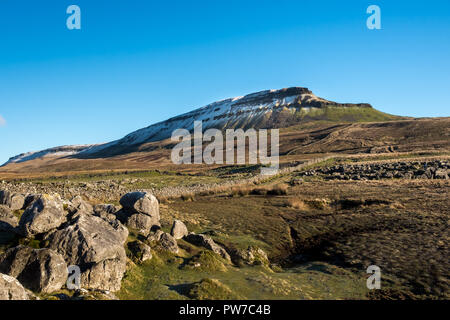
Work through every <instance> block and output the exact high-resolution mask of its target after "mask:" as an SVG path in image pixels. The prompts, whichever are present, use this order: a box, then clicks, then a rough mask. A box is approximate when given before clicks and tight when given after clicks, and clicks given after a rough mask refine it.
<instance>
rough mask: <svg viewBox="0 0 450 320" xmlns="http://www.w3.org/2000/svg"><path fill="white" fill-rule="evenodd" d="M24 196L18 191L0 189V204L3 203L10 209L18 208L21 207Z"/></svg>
mask: <svg viewBox="0 0 450 320" xmlns="http://www.w3.org/2000/svg"><path fill="white" fill-rule="evenodd" d="M24 202H25V196H24V195H23V194H20V193H11V192H9V191H7V190H2V191H0V205H5V206H8V207H10V208H11V210H13V211H14V210H20V209H22V208H23V205H24Z"/></svg>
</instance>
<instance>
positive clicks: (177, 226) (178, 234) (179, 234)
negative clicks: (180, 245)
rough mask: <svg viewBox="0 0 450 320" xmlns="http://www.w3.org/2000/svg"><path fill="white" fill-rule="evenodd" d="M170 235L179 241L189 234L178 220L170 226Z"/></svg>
mask: <svg viewBox="0 0 450 320" xmlns="http://www.w3.org/2000/svg"><path fill="white" fill-rule="evenodd" d="M170 234H171V235H172V237H174V238H175V239H181V238H183V237H185V236H187V235H188V234H189V232H188V229H187V227H186V225H185V224H184V223H183V222H181V221H180V220H175V221H174V222H173V225H172V230H170Z"/></svg>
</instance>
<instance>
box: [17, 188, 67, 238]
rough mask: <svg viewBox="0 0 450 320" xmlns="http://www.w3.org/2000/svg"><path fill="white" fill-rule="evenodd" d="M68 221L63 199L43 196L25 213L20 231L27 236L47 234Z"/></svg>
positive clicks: (20, 224) (20, 223)
mask: <svg viewBox="0 0 450 320" xmlns="http://www.w3.org/2000/svg"><path fill="white" fill-rule="evenodd" d="M65 221H66V212H65V211H64V209H63V205H62V201H61V198H60V197H59V196H58V195H53V196H52V195H46V194H45V195H42V196H39V198H38V199H37V200H36V201H34V202H33V204H32V205H31V206H29V207H28V208H27V209H26V210H25V212H24V213H23V215H22V217H21V219H20V222H19V230H20V232H21V233H22V234H23V235H24V236H26V237H30V236H34V235H36V234H40V233H46V232H48V231H50V230H52V229H55V228H57V227H59V226H60V225H61V224H62V223H64V222H65Z"/></svg>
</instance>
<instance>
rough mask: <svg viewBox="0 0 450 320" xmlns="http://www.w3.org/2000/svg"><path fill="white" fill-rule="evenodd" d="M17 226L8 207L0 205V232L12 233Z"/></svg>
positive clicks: (16, 220) (16, 221)
mask: <svg viewBox="0 0 450 320" xmlns="http://www.w3.org/2000/svg"><path fill="white" fill-rule="evenodd" d="M18 225H19V221H18V219H17V217H16V216H15V215H13V214H12V212H11V210H10V209H9V207H7V206H5V205H0V231H3V232H14V231H15V229H16V227H17V226H18Z"/></svg>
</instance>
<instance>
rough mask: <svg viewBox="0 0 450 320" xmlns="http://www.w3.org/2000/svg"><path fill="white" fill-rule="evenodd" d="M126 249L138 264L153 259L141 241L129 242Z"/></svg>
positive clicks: (150, 251) (148, 249)
mask: <svg viewBox="0 0 450 320" xmlns="http://www.w3.org/2000/svg"><path fill="white" fill-rule="evenodd" d="M128 248H129V249H130V251H131V253H132V254H133V256H134V257H135V258H136V260H138V261H139V262H144V261H147V260H150V259H151V258H152V257H153V255H152V250H151V249H150V247H149V246H148V245H146V244H145V243H143V242H141V241H133V242H130V243H129V244H128Z"/></svg>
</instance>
